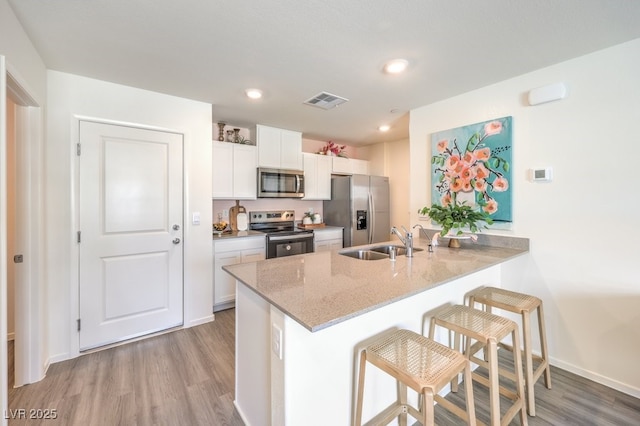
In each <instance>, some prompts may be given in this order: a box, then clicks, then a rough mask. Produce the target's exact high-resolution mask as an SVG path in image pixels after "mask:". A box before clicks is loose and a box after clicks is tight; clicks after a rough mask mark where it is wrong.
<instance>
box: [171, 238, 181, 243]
mask: <svg viewBox="0 0 640 426" xmlns="http://www.w3.org/2000/svg"><path fill="white" fill-rule="evenodd" d="M172 243H173V244H180V238H174V239H173V241H172Z"/></svg>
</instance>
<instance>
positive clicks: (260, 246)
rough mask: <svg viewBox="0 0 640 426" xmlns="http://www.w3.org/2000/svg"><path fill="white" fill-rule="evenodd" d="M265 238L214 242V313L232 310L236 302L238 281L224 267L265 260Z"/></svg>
mask: <svg viewBox="0 0 640 426" xmlns="http://www.w3.org/2000/svg"><path fill="white" fill-rule="evenodd" d="M265 243H266V242H265V237H264V236H256V237H240V238H227V239H219V240H214V243H213V245H214V261H213V268H214V274H213V311H214V312H216V311H219V310H222V309H227V308H231V307H233V306H234V305H235V300H236V279H235V278H233V277H232V276H231V275H229V274H228V273H226V272H225V271H223V270H222V267H223V266H227V265H236V264H238V263H248V262H257V261H259V260H264V259H265V253H266V247H265Z"/></svg>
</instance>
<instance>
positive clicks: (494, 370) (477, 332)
mask: <svg viewBox="0 0 640 426" xmlns="http://www.w3.org/2000/svg"><path fill="white" fill-rule="evenodd" d="M436 326H439V327H443V328H445V329H448V330H450V331H453V332H454V335H455V340H454V341H455V348H456V349H458V348H459V346H460V343H459V342H460V337H461V336H465V346H464V350H463V353H464V354H465V355H466V357H467V358H468V359H469V360H470V361H471V362H473V363H476V364H478V365H481V366H483V367H485V368H487V370H488V371H489V378H488V379H487V378H486V377H484V376H481V375H479V374H478V373H476V372H473V373H472V377H473V380H475V381H477V382H478V383H481V384H483V385H485V386H487V387H488V388H489V402H490V405H491V407H490V410H491V423H490V424H491V425H492V426H499V425H501V424H503V425H506V424H509V422H510V421H511V420H512V419H513V418H514V417H515V416H516V414H518V413H519V414H520V424H521V425H523V426H526V425H527V414H526V410H525V403H524V379H523V376H522V357H521V354H520V351H513V357H514V371H513V372H511V371H507V370H505V369H503V368H500V367H499V366H498V343H499V342H500V341H502V340H503V339H504V338H506V337H507V336H511V338H512V339H513V341H514V342H517V341H519V340H518V339H519V333H518V325H517V324H516V323H515V322H513V321H511V320H509V319H507V318H504V317H501V316H498V315H493V314H490V313H488V312H483V311H480V310H477V309H472V308H470V307H468V306H464V305H453V306H447V307H445V308H443V309H441V310H439V311H437V312H435V313H434V315H433V316H432V317H431V322H430V324H429V337H430V338H433V336H434V333H435V329H436ZM473 340H475V342H474V343H472V341H473ZM481 349H484V355H485V358H486V359H487V360H486V361H485V359H480V358H478V357H476V356H475V355H476V354H477V353H478V352H479V351H480V350H481ZM500 376H503V377H506V378H508V379H510V380H512V381H513V382H514V383H515V386H516V392H512V391H510V390H509V389H506V388H505V387H504V386H501V385H500ZM467 383H468V384H467V385H465V388H467V387H469V385H470V384H471V382H467ZM451 387H452V389H454V388H457V384H456V383H453V382H452V384H451ZM500 395H503V396H505V397H507V398H509V399H511V400H512V401H513V403H512V405H511V406H510V407H509V408H508V409H507V410H506V412H505V414H504V416H503V417H502V420H501V416H500Z"/></svg>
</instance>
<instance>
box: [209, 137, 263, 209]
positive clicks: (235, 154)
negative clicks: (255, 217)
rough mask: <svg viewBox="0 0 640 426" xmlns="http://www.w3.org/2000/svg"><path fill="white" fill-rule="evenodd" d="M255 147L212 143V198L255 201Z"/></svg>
mask: <svg viewBox="0 0 640 426" xmlns="http://www.w3.org/2000/svg"><path fill="white" fill-rule="evenodd" d="M256 168H257V160H256V147H255V146H254V145H241V144H236V143H228V142H213V198H222V199H234V200H239V199H242V200H255V199H256V187H257V183H256V182H257V178H256V176H257V175H256Z"/></svg>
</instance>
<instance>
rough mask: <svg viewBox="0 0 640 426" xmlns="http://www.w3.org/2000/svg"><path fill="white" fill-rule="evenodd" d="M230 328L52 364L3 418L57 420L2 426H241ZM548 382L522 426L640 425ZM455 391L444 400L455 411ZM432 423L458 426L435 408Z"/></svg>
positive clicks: (613, 395) (618, 398)
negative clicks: (42, 415) (34, 414)
mask: <svg viewBox="0 0 640 426" xmlns="http://www.w3.org/2000/svg"><path fill="white" fill-rule="evenodd" d="M234 320H235V312H234V310H233V309H230V310H226V311H221V312H218V313H216V320H215V321H214V322H212V323H208V324H204V325H201V326H198V327H193V328H189V329H186V330H179V331H175V332H172V333H168V334H165V335H161V336H156V337H152V338H149V339H146V340H141V341H138V342H133V343H129V344H126V345H122V346H118V347H115V348H111V349H107V350H104V351H100V352H95V353H92V354H88V355H84V356H81V357H79V358H76V359H72V360H69V361H64V362H60V363H57V364H53V365H52V366H51V367H50V368H49V371H48V373H47V377H46V378H45V379H44V380H42V381H41V382H38V383H34V384H31V385H28V386H23V387H21V388H18V389H10V390H9V407H10V410H12V411H10V413H8V414H11V413H12V412H13V413H15V412H16V411H15V410H18V409H26V410H27V415H28V412H29V409H42V410H45V409H50V410H51V409H55V410H57V419H54V420H35V419H32V420H25V419H10V420H9V424H10V425H22V424H29V425H37V424H44V425H65V426H67V425H68V426H72V425H83V426H84V425H92V426H93V425H105V426H110V425H223V426H224V425H230V426H235V425H243V423H242V420H241V419H240V416H239V415H238V413H237V412H236V411H235V408H234V406H233V398H234V390H233V388H234V338H235V337H234V335H235V327H234ZM10 347H12V345H10ZM500 352H505V351H500ZM507 354H508V353H507ZM9 357H10V365H11V360H12V358H13V357H12V353H10V354H9ZM508 362H509V358H507V357H505V356H501V363H508ZM551 374H552V377H551V380H552V384H553V388H552V389H551V390H548V389H546V388H545V387H544V385H543V381H542V380H540V381H539V382H538V384H537V385H536V407H537V416H536V417H528V422H529V425H532V426H538V425H545V426H547V425H553V426H559V425H562V426H564V425H580V426H584V425H594V426H607V425H611V426H614V425H615V426H626V425H629V426H631V425H633V426H636V425H640V400H639V399H636V398H633V397H631V396H628V395H626V394H623V393H621V392H618V391H615V390H613V389H610V388H607V387H606V386H602V385H599V384H597V383H594V382H592V381H590V380H587V379H584V378H582V377H579V376H576V375H574V374H571V373H569V372H566V371H563V370H560V369H558V368H555V367H552V373H551ZM462 390H463V388H461V390H460V392H458V394H450V395H449V397H448V399H450V400H452V401H454V403H456V404H460V405H463V404H464V400H463V398H464V392H462ZM474 392H475V400H476V409H477V416H478V419H479V420H481V421H483V422H485V423H487V422H488V420H489V417H488V412H487V410H486V407H488V393H487V391H486V389H485V388H483V387H482V386H480V385H475V384H474ZM365 397H366V395H365ZM319 409H321V407H319ZM436 422H437V423H438V424H440V425H458V424H460V425H462V424H464V422H462V421H460V419H458V418H456V417H455V416H450V415H449V414H448V412H447V411H446V410H444V409H441V408H437V409H436ZM512 423H513V424H516V425H517V424H519V420H518V418H517V417H516V419H515V420H514V421H513V422H512ZM276 426H279V425H276ZM293 426H298V425H293Z"/></svg>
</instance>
